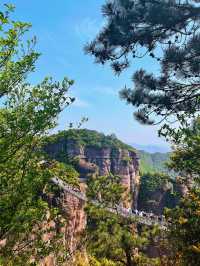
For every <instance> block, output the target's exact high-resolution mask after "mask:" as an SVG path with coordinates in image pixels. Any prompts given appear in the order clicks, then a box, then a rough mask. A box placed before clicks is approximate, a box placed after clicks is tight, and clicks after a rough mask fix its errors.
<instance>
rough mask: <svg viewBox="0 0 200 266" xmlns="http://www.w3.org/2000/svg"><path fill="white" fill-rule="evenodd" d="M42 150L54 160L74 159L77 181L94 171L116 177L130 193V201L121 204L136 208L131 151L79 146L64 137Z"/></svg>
mask: <svg viewBox="0 0 200 266" xmlns="http://www.w3.org/2000/svg"><path fill="white" fill-rule="evenodd" d="M45 151H46V152H47V153H48V155H49V156H50V157H51V158H54V159H56V160H61V161H62V160H63V159H64V158H67V159H69V158H70V159H75V160H76V170H78V171H79V173H80V180H81V182H86V181H87V179H88V178H89V176H90V175H91V174H93V173H95V172H98V174H99V175H109V174H113V175H118V176H120V177H121V183H122V184H123V185H124V186H125V187H126V188H127V192H130V194H131V201H130V202H129V203H127V202H126V203H124V204H125V205H126V206H127V204H129V206H130V207H131V206H132V207H133V208H136V207H137V196H138V190H139V181H140V178H139V160H138V157H137V154H136V152H135V151H133V150H128V149H123V148H116V147H114V148H113V147H104V146H102V148H96V147H93V146H87V145H86V146H81V145H78V144H77V142H76V141H74V140H70V139H67V138H64V137H63V138H60V139H59V140H58V141H57V142H55V143H49V144H48V145H47V146H46V147H45ZM63 161H64V160H63Z"/></svg>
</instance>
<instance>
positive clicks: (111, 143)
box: [45, 129, 136, 152]
mask: <svg viewBox="0 0 200 266" xmlns="http://www.w3.org/2000/svg"><path fill="white" fill-rule="evenodd" d="M63 139H66V140H74V141H75V142H76V143H77V144H78V145H82V146H86V147H95V148H112V149H118V148H120V149H127V150H129V151H134V152H135V151H136V150H135V149H134V148H133V147H131V146H130V145H127V144H125V143H123V142H122V141H120V140H119V139H118V138H117V137H116V136H115V135H114V134H111V135H109V136H106V135H104V134H103V133H99V132H97V131H95V130H89V129H69V130H66V131H61V132H59V133H58V134H54V135H51V136H49V137H47V138H46V139H45V142H47V143H48V142H49V143H56V142H58V141H59V140H63Z"/></svg>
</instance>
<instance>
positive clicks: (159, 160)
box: [138, 151, 170, 174]
mask: <svg viewBox="0 0 200 266" xmlns="http://www.w3.org/2000/svg"><path fill="white" fill-rule="evenodd" d="M138 153H139V157H140V171H141V173H142V174H144V173H153V172H168V169H167V168H166V166H165V163H166V162H167V161H168V160H169V157H170V153H169V152H168V153H160V152H155V153H148V152H145V151H138Z"/></svg>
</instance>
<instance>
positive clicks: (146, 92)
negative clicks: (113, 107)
mask: <svg viewBox="0 0 200 266" xmlns="http://www.w3.org/2000/svg"><path fill="white" fill-rule="evenodd" d="M197 3H198V1H197V0H189V1H185V0H180V1H165V0H161V1H154V0H146V1H144V0H138V1H132V0H126V1H124V0H114V1H112V0H109V1H107V2H106V3H105V4H104V5H103V8H102V13H103V16H104V17H105V19H106V22H107V23H106V24H105V25H106V26H105V27H104V28H103V29H102V30H101V31H100V33H99V34H98V35H97V37H96V38H95V39H94V41H92V42H91V43H89V44H88V45H87V46H86V48H85V50H86V52H87V53H89V54H91V55H92V56H94V57H95V62H97V63H100V64H105V63H107V62H109V63H110V64H111V67H112V68H113V70H114V72H115V73H116V74H120V73H121V72H122V71H123V70H124V69H127V68H128V67H130V65H131V61H132V60H133V61H134V59H135V58H142V57H144V56H149V57H151V59H153V60H155V62H156V63H157V64H159V65H158V67H159V66H160V74H159V75H154V74H152V73H148V72H147V71H145V70H144V69H139V70H138V71H136V73H134V75H133V77H132V80H133V82H134V88H133V89H132V88H127V87H125V89H123V90H122V91H121V94H120V95H121V98H122V99H124V100H125V101H126V102H127V103H128V104H131V105H132V106H134V107H136V108H137V111H136V112H135V113H134V114H135V117H136V119H138V120H139V121H140V122H142V123H146V124H153V123H158V122H161V121H163V120H165V121H169V120H166V118H171V119H172V121H174V118H176V119H177V120H179V121H183V120H184V121H187V120H188V118H191V117H192V116H193V115H195V114H196V112H197V111H199V108H200V101H199V85H200V79H199V73H200V57H199V54H200V53H199V52H200V49H199V47H200V46H199V44H200V35H199V28H200V24H199V12H200V7H199V5H198V4H197Z"/></svg>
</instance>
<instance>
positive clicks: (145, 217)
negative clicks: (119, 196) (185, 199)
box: [51, 177, 167, 230]
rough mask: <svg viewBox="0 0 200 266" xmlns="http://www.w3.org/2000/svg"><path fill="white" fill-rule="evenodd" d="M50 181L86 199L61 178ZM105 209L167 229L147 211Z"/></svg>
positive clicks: (118, 207) (164, 223) (77, 196)
mask: <svg viewBox="0 0 200 266" xmlns="http://www.w3.org/2000/svg"><path fill="white" fill-rule="evenodd" d="M51 181H52V183H53V184H55V185H57V186H58V187H59V188H60V189H62V190H64V191H66V192H68V193H69V194H71V195H73V196H75V197H76V198H78V199H80V200H82V201H84V202H87V201H88V199H87V197H86V195H85V193H83V192H81V191H79V190H78V189H76V188H73V187H72V186H70V185H68V184H67V183H66V182H64V181H63V180H61V179H59V178H57V177H54V178H52V179H51ZM90 202H91V203H93V204H94V205H96V206H100V203H99V202H98V201H95V200H91V201H90ZM107 210H108V211H109V212H112V213H115V214H118V215H120V216H122V217H124V218H132V219H133V220H134V221H135V222H136V223H139V224H143V225H147V226H153V225H157V226H159V227H160V228H161V229H162V230H166V229H167V222H166V221H165V220H164V219H160V217H159V216H156V215H152V213H147V212H138V213H133V212H130V210H128V209H126V208H123V207H121V206H116V208H107Z"/></svg>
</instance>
